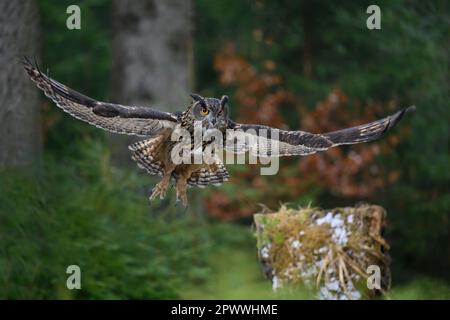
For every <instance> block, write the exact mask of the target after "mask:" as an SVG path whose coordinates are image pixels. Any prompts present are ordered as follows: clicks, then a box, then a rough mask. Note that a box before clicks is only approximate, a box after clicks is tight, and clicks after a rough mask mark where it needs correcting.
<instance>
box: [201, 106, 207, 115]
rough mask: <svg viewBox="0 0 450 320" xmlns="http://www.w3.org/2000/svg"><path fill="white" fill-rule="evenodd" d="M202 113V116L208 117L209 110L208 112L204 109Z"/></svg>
mask: <svg viewBox="0 0 450 320" xmlns="http://www.w3.org/2000/svg"><path fill="white" fill-rule="evenodd" d="M200 113H201V115H202V116H206V115H208V113H209V110H208V108H203V109H202V110H200Z"/></svg>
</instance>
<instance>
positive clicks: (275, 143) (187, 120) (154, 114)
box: [24, 60, 412, 206]
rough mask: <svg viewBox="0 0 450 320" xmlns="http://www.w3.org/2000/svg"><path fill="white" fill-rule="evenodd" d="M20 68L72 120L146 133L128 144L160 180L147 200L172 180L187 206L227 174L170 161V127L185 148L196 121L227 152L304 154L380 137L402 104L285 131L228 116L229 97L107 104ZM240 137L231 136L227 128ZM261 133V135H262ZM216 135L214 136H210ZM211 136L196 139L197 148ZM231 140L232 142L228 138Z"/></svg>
mask: <svg viewBox="0 0 450 320" xmlns="http://www.w3.org/2000/svg"><path fill="white" fill-rule="evenodd" d="M24 66H25V69H26V71H27V73H28V74H29V76H30V77H31V79H32V80H33V81H34V82H35V83H36V84H37V86H38V88H39V89H41V90H42V91H43V92H44V93H45V95H46V96H47V97H49V98H50V99H52V100H53V101H54V102H55V103H56V105H57V106H58V107H60V108H62V109H63V110H64V111H66V112H68V113H70V114H71V115H72V116H74V117H75V118H77V119H80V120H83V121H86V122H88V123H90V124H92V125H94V126H96V127H99V128H102V129H105V130H108V131H111V132H114V133H120V134H127V135H137V136H143V137H146V139H145V140H142V141H139V142H136V143H134V144H132V145H130V146H129V149H130V150H131V152H132V155H131V157H132V159H133V160H135V161H136V162H137V164H138V165H139V166H140V167H142V168H144V169H146V170H147V171H148V173H150V174H151V175H159V176H161V177H162V179H161V181H160V182H159V183H158V184H157V185H156V186H155V187H154V188H153V190H152V192H151V195H150V199H154V198H156V197H158V196H159V197H160V198H161V199H162V198H164V196H165V193H166V190H167V187H168V186H169V184H170V182H171V181H173V182H174V184H175V189H176V198H177V202H178V201H181V203H182V204H183V205H184V206H186V205H187V196H186V189H187V187H188V186H190V187H205V186H208V185H210V184H215V185H220V184H221V183H223V182H226V181H227V180H228V178H229V175H228V171H227V169H226V168H225V166H224V165H223V161H222V158H220V157H217V156H216V157H214V161H212V162H211V161H208V163H206V162H200V163H189V162H187V163H186V162H182V163H178V162H176V161H173V151H174V148H175V146H176V145H177V144H180V143H181V144H182V142H181V140H182V139H180V140H177V139H173V133H174V131H175V130H180V129H182V130H184V131H185V132H188V134H189V135H190V137H191V138H192V139H188V140H190V142H187V143H186V144H188V145H189V147H190V150H194V149H195V145H194V143H192V141H195V137H194V132H195V125H194V124H195V123H198V124H199V125H200V127H201V129H200V130H201V132H202V133H205V132H206V131H208V130H211V129H214V130H216V131H217V132H219V133H220V135H221V137H219V138H222V139H219V140H222V141H221V142H220V144H221V146H222V147H223V149H225V150H226V151H228V152H232V153H243V152H244V153H245V152H250V153H251V154H253V155H255V156H269V157H280V156H295V155H308V154H313V153H315V152H318V151H324V150H327V149H328V148H331V147H335V146H338V145H343V144H355V143H361V142H368V141H372V140H375V139H378V138H379V137H381V136H382V135H383V134H384V133H385V132H386V131H388V130H389V129H391V128H392V127H393V126H394V125H395V124H396V123H397V122H398V121H400V119H401V118H402V117H403V115H404V114H405V112H406V111H407V110H411V109H412V107H409V108H405V109H403V110H401V111H398V112H397V113H395V114H393V115H390V116H388V117H386V118H383V119H381V120H378V121H374V122H371V123H368V124H364V125H360V126H356V127H352V128H347V129H342V130H338V131H333V132H328V133H323V134H314V133H309V132H304V131H288V130H280V129H276V128H270V127H267V126H263V125H258V124H240V123H236V122H234V121H232V120H231V119H230V118H229V112H228V97H227V96H223V97H222V98H221V99H216V98H203V97H201V96H200V95H197V94H192V95H191V97H192V102H191V103H190V104H189V105H188V107H187V109H186V110H185V111H183V112H178V113H168V112H162V111H158V110H155V109H152V108H148V107H132V106H124V105H119V104H113V103H106V102H100V101H97V100H94V99H92V98H89V97H87V96H85V95H83V94H81V93H79V92H77V91H75V90H72V89H70V88H68V87H67V86H65V85H63V84H61V83H59V82H57V81H55V80H53V79H51V78H50V77H48V76H47V75H45V74H44V73H42V72H41V71H40V70H39V68H38V67H37V66H34V65H33V64H31V63H30V62H29V61H28V60H26V61H25V62H24ZM229 131H230V132H238V133H239V135H240V136H241V137H243V139H237V138H236V137H239V135H234V136H233V138H230V135H229V134H228V132H229ZM261 132H264V135H263V134H261ZM267 133H269V135H267ZM215 137H217V135H216V136H215ZM213 140H214V139H211V140H209V141H208V140H206V141H202V142H201V149H200V150H201V151H203V150H204V148H205V147H206V146H207V145H208V144H210V143H211V142H212V141H213ZM230 140H231V141H230ZM183 141H184V140H183Z"/></svg>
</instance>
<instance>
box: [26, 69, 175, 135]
mask: <svg viewBox="0 0 450 320" xmlns="http://www.w3.org/2000/svg"><path fill="white" fill-rule="evenodd" d="M24 67H25V70H26V71H27V73H28V75H29V76H30V78H31V80H33V81H34V82H35V83H36V85H37V87H38V88H39V89H41V90H42V91H43V92H44V94H45V95H46V96H47V97H49V98H50V99H51V100H53V102H55V104H56V105H57V106H58V107H60V108H61V109H63V110H64V111H65V112H67V113H69V114H70V115H72V116H73V117H75V118H77V119H79V120H82V121H85V122H87V123H89V124H91V125H94V126H96V127H99V128H102V129H105V130H107V131H111V132H114V133H122V134H128V135H137V136H152V135H155V134H157V133H158V132H160V131H162V130H164V129H169V128H174V127H175V125H176V124H177V123H178V117H177V116H176V114H173V113H168V112H163V111H159V110H155V109H151V108H147V107H132V106H124V105H120V104H114V103H107V102H101V101H97V100H95V99H92V98H90V97H87V96H85V95H83V94H81V93H79V92H77V91H75V90H73V89H71V88H69V87H67V86H65V85H63V84H61V83H59V82H58V81H56V80H53V79H52V78H50V77H49V76H47V75H46V74H44V73H42V72H41V71H40V70H39V68H38V67H37V65H36V66H34V65H33V64H32V63H31V62H30V61H28V60H25V61H24Z"/></svg>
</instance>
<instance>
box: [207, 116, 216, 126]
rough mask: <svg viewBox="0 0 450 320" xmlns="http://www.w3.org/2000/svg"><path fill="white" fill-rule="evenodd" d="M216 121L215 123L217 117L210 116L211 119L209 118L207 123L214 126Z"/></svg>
mask: <svg viewBox="0 0 450 320" xmlns="http://www.w3.org/2000/svg"><path fill="white" fill-rule="evenodd" d="M216 123H217V119H216V118H211V119H209V124H210V125H211V126H213V127H214V126H215V125H216Z"/></svg>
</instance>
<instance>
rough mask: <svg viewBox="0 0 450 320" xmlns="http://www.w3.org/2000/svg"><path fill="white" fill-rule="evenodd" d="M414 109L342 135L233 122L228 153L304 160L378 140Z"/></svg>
mask: <svg viewBox="0 0 450 320" xmlns="http://www.w3.org/2000/svg"><path fill="white" fill-rule="evenodd" d="M413 109H415V107H414V106H412V107H409V108H405V109H403V110H400V111H398V112H396V113H394V114H393V115H390V116H388V117H386V118H383V119H380V120H377V121H374V122H370V123H367V124H363V125H360V126H356V127H351V128H347V129H342V130H338V131H333V132H328V133H323V134H314V133H309V132H305V131H287V130H280V129H276V128H271V127H268V126H263V125H257V124H239V123H235V122H230V126H229V127H230V129H234V130H232V131H230V132H229V133H228V132H227V139H226V143H225V150H227V151H231V152H234V153H244V152H247V151H249V152H250V153H251V154H253V155H255V156H263V157H269V156H270V157H281V156H295V155H299V156H303V155H308V154H313V153H316V152H318V151H324V150H327V149H329V148H332V147H335V146H339V145H343V144H356V143H362V142H369V141H373V140H376V139H378V138H380V137H381V136H383V135H384V134H385V133H386V132H387V131H388V130H389V129H391V128H392V127H393V126H394V125H395V124H397V123H398V122H399V121H400V119H401V118H402V117H403V115H404V114H405V113H406V112H407V111H410V110H413Z"/></svg>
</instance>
